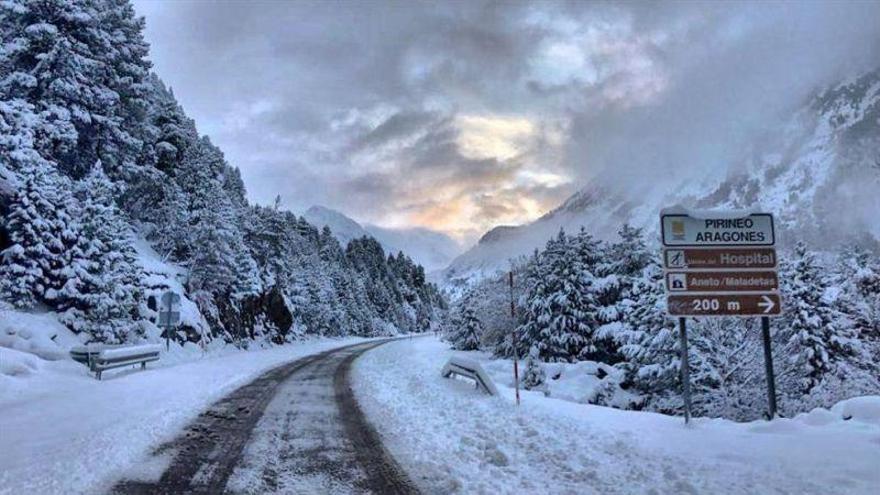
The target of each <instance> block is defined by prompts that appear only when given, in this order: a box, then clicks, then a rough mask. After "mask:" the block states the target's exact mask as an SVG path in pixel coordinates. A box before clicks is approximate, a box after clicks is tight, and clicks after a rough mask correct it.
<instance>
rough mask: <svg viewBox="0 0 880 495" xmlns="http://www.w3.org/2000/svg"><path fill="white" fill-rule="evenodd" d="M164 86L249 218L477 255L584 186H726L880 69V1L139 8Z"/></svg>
mask: <svg viewBox="0 0 880 495" xmlns="http://www.w3.org/2000/svg"><path fill="white" fill-rule="evenodd" d="M135 6H136V8H137V10H138V11H139V12H140V13H141V14H143V15H145V16H146V20H147V39H148V41H149V42H150V44H151V45H152V52H151V53H152V60H153V62H154V65H155V70H156V72H157V73H158V74H159V75H160V77H162V79H164V80H165V82H166V83H168V84H169V85H170V86H172V87H173V89H174V92H175V94H176V95H177V98H178V99H179V100H180V102H181V103H182V104H183V106H184V108H185V109H186V111H187V112H188V113H189V114H190V115H191V116H192V117H193V118H195V120H196V123H197V125H198V126H199V130H200V131H201V132H202V133H204V134H208V135H209V136H210V137H211V139H212V140H214V142H215V143H216V144H218V145H219V146H220V147H221V148H222V149H223V150H224V152H225V153H226V156H227V158H228V160H229V161H230V162H231V163H232V164H233V165H236V166H238V167H240V168H241V170H242V174H243V176H244V180H245V183H246V185H247V187H248V191H249V195H250V197H251V199H252V200H254V201H257V202H260V203H269V202H271V201H272V199H273V198H274V197H275V196H276V195H279V194H280V195H281V197H282V199H283V203H284V205H285V206H286V207H287V208H289V209H292V210H294V211H302V210H304V209H306V208H308V207H309V206H311V205H313V204H321V205H325V206H329V207H331V208H335V209H338V210H340V211H342V212H344V213H346V214H348V215H349V216H351V217H353V218H355V219H356V220H359V221H362V222H367V223H376V224H379V225H383V226H390V227H404V226H423V227H428V228H432V229H435V230H440V231H443V232H446V233H448V234H450V235H452V236H454V237H455V238H457V239H459V240H462V241H472V240H473V239H474V238H475V237H476V236H478V235H480V234H481V233H483V232H484V231H485V230H487V229H489V228H491V227H492V226H494V225H498V224H516V223H522V222H526V221H529V220H533V219H535V218H537V217H538V216H540V215H541V214H543V213H544V212H546V211H547V210H549V209H552V208H553V207H554V206H557V205H558V204H559V203H560V202H561V201H563V200H564V199H565V198H566V197H567V196H568V195H570V194H571V193H572V192H574V191H575V190H576V189H577V188H579V187H582V186H583V185H584V184H586V183H587V182H589V181H604V182H605V183H608V184H612V185H614V186H617V187H620V188H623V189H626V190H628V191H630V193H631V194H633V195H637V194H639V193H640V191H641V190H643V189H644V188H648V187H662V186H658V184H663V180H664V179H668V178H670V177H680V176H682V175H683V174H684V175H687V174H713V173H723V171H724V170H726V169H727V168H728V167H730V166H735V163H733V161H734V160H735V159H736V157H737V155H738V153H741V150H742V148H743V146H745V145H746V143H748V142H749V140H750V139H751V138H752V137H753V136H755V135H756V134H757V133H760V132H761V131H762V129H764V128H768V127H772V125H773V124H774V123H775V119H776V118H777V117H778V116H780V115H784V114H785V113H786V112H790V111H791V109H792V108H795V107H796V106H797V105H798V104H799V103H800V102H802V101H803V99H804V98H806V97H807V95H808V94H809V93H810V92H811V91H813V90H815V89H816V88H818V87H820V86H821V85H823V84H828V83H829V82H830V81H834V80H836V79H839V78H841V77H843V75H845V74H850V73H854V72H857V71H860V70H864V69H866V68H868V67H871V66H872V65H873V66H877V65H880V21H878V19H880V2H876V1H867V2H836V1H828V2H808V1H802V2H781V3H769V2H760V3H735V2H720V1H719V2H710V3H698V2H683V3H662V4H657V3H654V2H632V3H630V2H624V3H613V2H611V3H606V2H602V3H588V2H572V3H564V2H477V1H448V2H442V3H441V2H416V1H399V2H380V1H372V0H371V1H367V0H364V1H357V2H334V1H321V2H293V1H291V2H281V1H274V2H253V1H251V2H234V1H224V2H201V1H200V2H187V1H180V0H178V1H164V2H160V1H157V0H137V1H135Z"/></svg>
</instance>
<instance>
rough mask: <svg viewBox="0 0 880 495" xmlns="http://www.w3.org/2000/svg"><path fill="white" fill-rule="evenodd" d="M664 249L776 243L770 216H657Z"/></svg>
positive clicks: (675, 214) (770, 244)
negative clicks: (670, 247)
mask: <svg viewBox="0 0 880 495" xmlns="http://www.w3.org/2000/svg"><path fill="white" fill-rule="evenodd" d="M660 229H661V231H662V233H663V245H664V246H694V247H700V246H772V245H773V244H775V243H776V235H775V232H774V230H773V215H770V214H769V213H753V214H750V215H747V216H742V217H734V216H733V215H732V214H728V213H724V214H718V215H716V217H715V218H702V217H697V216H691V215H689V214H686V213H682V214H678V213H673V214H669V213H664V214H662V215H661V217H660Z"/></svg>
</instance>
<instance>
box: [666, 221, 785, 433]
mask: <svg viewBox="0 0 880 495" xmlns="http://www.w3.org/2000/svg"><path fill="white" fill-rule="evenodd" d="M660 231H661V236H662V239H663V246H664V247H663V268H664V269H665V279H666V292H667V296H666V311H667V313H668V314H669V315H670V316H675V317H678V328H679V340H680V343H679V352H680V353H681V361H680V362H681V380H682V393H683V395H684V404H685V423H687V422H688V421H689V419H690V413H691V400H690V377H689V371H688V366H689V365H688V351H687V317H688V316H702V317H706V316H739V317H743V316H760V317H761V331H762V338H763V341H764V364H765V366H766V372H767V394H768V399H769V405H770V414H769V417H770V418H771V419H772V418H773V417H774V416H775V415H776V385H775V380H776V379H775V376H774V374H773V357H772V354H771V350H770V318H769V317H770V316H778V315H779V314H781V313H782V301H781V299H780V297H779V293H778V292H777V291H778V290H779V277H778V275H777V273H776V266H777V259H776V250H775V249H773V246H774V245H775V244H776V232H775V231H774V227H773V215H770V214H768V213H736V212H709V213H694V212H690V211H688V210H686V209H684V208H681V207H676V208H672V209H667V210H664V211H663V212H661V213H660Z"/></svg>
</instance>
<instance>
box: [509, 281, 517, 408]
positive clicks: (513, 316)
mask: <svg viewBox="0 0 880 495" xmlns="http://www.w3.org/2000/svg"><path fill="white" fill-rule="evenodd" d="M508 280H509V282H510V318H511V319H512V320H513V333H512V334H511V340H512V341H513V383H514V384H515V386H516V405H519V350H518V349H517V346H518V345H519V341H518V340H517V339H516V309H515V308H516V306H515V305H514V304H513V272H512V271H510V272H508Z"/></svg>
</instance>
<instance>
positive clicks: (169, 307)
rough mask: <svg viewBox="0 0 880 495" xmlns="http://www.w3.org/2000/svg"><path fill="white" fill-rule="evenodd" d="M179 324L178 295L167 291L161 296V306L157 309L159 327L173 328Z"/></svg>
mask: <svg viewBox="0 0 880 495" xmlns="http://www.w3.org/2000/svg"><path fill="white" fill-rule="evenodd" d="M179 323H180V294H177V293H176V292H172V291H168V292H165V293H164V294H162V306H161V307H160V308H159V326H160V327H166V328H168V327H174V326H177V325H178V324H179Z"/></svg>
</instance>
